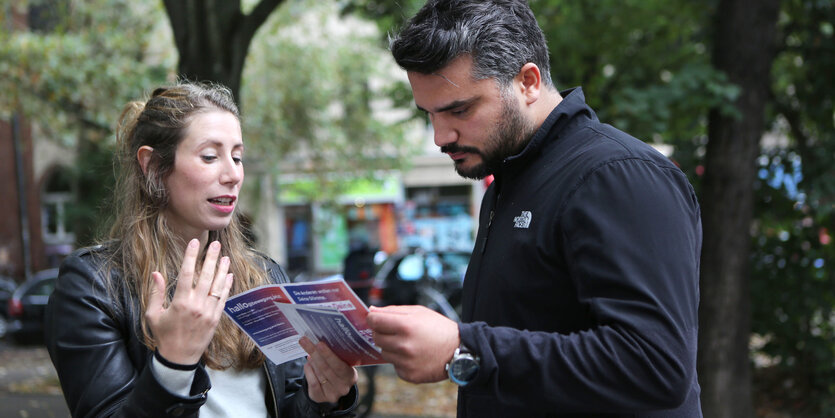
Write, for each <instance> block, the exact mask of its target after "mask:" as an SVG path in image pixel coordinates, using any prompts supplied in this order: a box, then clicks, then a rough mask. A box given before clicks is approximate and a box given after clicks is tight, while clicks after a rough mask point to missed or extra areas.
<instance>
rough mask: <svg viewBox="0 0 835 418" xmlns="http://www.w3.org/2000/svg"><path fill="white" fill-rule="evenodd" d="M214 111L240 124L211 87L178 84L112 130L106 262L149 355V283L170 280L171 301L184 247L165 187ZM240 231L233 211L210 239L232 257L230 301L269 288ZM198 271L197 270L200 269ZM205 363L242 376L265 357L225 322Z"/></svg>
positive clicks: (228, 99) (135, 106) (135, 105)
mask: <svg viewBox="0 0 835 418" xmlns="http://www.w3.org/2000/svg"><path fill="white" fill-rule="evenodd" d="M217 110H221V111H226V112H229V113H232V114H233V115H235V117H236V118H239V117H240V116H239V113H238V108H237V106H236V105H235V101H234V99H233V97H232V94H231V92H230V91H229V89H227V88H225V87H223V86H220V85H215V84H205V83H199V84H198V83H192V82H179V83H177V84H175V85H172V86H168V87H160V88H157V89H156V90H154V92H153V93H152V94H151V97H150V98H149V99H148V100H147V101H145V102H141V101H135V102H130V103H128V104H127V105H125V108H124V110H123V111H122V115H121V116H120V118H119V122H118V125H117V128H116V138H117V142H118V145H119V149H118V152H117V155H116V159H117V164H116V166H117V182H116V187H115V189H114V196H115V200H114V206H115V209H116V214H115V219H114V223H113V225H112V227H111V230H110V236H109V238H110V240H111V242H113V243H114V245H115V251H114V252H113V253H112V255H111V257H112V259H111V262H109V263H106V264H107V265H108V266H109V268H111V269H117V270H119V271H120V272H121V273H122V275H121V276H122V278H123V279H124V281H125V282H124V283H123V285H125V286H126V287H127V289H128V290H129V297H130V298H131V299H138V303H139V306H140V309H141V311H140V312H141V313H142V315H140V316H139V317H140V329H141V333H142V336H141V338H142V339H143V342H144V343H145V345H146V346H148V348H149V349H151V350H153V349H154V348H155V347H156V340H155V339H154V335H153V333H152V332H151V330H150V328H149V326H148V323H147V321H146V320H145V316H144V313H145V311H146V309H147V307H148V300H149V297H150V294H151V288H152V283H153V281H152V279H151V273H152V272H154V271H159V272H160V273H162V275H163V276H164V277H166V278H167V292H166V294H167V295H168V297H169V299H168V300H167V302H170V297H171V295H172V294H173V289H174V287H175V286H176V283H177V280H176V277H177V274H178V273H179V271H180V265H181V264H182V259H183V251H184V248H185V245H186V243H185V242H184V241H183V239H182V238H180V237H178V236H176V235H175V234H173V233H172V232H171V231H172V228H170V227H169V225H168V220H167V218H166V216H165V209H166V208H167V207H168V203H169V192H168V190H167V189H166V186H165V180H166V178H168V176H169V175H170V174H171V173H172V171H173V170H174V156H175V153H176V151H177V147H178V145H179V144H180V142H181V141H182V139H183V136H184V135H185V133H186V129H187V128H188V126H189V122H190V121H191V120H192V118H193V117H194V116H195V115H198V114H200V113H205V112H210V111H217ZM145 145H147V146H150V147H151V148H153V153H152V156H151V159H150V161H149V162H148V167H147V175H146V174H143V171H142V167H141V166H140V164H139V160H138V158H137V152H138V150H139V148H140V147H142V146H145ZM243 232H244V231H243V227H242V225H241V221H240V219H239V217H238V214H237V212H236V214H235V216H233V218H232V221H231V222H230V224H229V225H228V226H227V227H225V228H223V229H221V230H218V231H210V232H209V240H208V242H212V241H215V240H217V241H220V243H221V252H222V255H226V256H228V257H229V260H230V266H229V271H230V272H231V273H233V274H234V279H233V282H232V290H231V291H230V294H237V293H240V292H242V291H245V290H248V289H251V288H253V287H256V286H259V285H262V284H265V283H268V281H269V278H268V277H267V273H266V271H265V269H264V264H263V257H261V256H259V255H258V254H257V253H256V252H255V251H254V250H253V249H252V248H250V247H249V245H248V243H247V240H246V238H245V237H244V233H243ZM204 255H205V248H204V249H202V250H201V254H200V257H199V258H198V259H199V260H201V261H202V259H203V257H204ZM196 271H200V267H199V266H198V267H197V270H196ZM110 276H111V275H110V274H105V277H110ZM116 286H119V284H116V283H111V284H110V287H111V289H113V288H114V287H116ZM119 287H121V286H119ZM131 303H136V301H135V300H134V301H132V302H131ZM203 360H204V361H205V363H206V365H207V366H209V367H212V368H215V369H226V368H229V367H235V368H239V369H244V368H255V367H260V366H261V365H262V364H263V362H264V355H263V354H262V353H261V352H260V351H259V350H258V349H257V347H256V346H255V344H254V342H253V341H252V340H251V339H250V338H248V337H246V335H245V334H243V333H242V332H241V331H240V329H238V327H237V326H235V324H233V323H232V321H231V320H229V318H227V317H226V316H225V315H223V316H222V317H221V320H220V323H219V324H218V327H217V330H216V331H215V335H214V338H213V339H212V341H211V343H210V344H209V347H208V349H207V350H206V353H204V354H203Z"/></svg>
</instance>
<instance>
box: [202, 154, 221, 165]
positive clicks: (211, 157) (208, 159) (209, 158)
mask: <svg viewBox="0 0 835 418" xmlns="http://www.w3.org/2000/svg"><path fill="white" fill-rule="evenodd" d="M200 158H202V159H203V161H205V162H207V163H210V162H212V161H214V160H217V155H203V156H201V157H200Z"/></svg>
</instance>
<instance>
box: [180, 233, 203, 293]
mask: <svg viewBox="0 0 835 418" xmlns="http://www.w3.org/2000/svg"><path fill="white" fill-rule="evenodd" d="M199 252H200V241H198V240H197V239H192V240H191V241H189V243H188V246H186V252H185V254H184V255H183V264H182V265H181V266H180V274H179V276H177V290H175V295H176V294H180V295H186V294H188V291H189V290H191V289H192V287H194V268H195V266H196V264H197V255H198V253H199Z"/></svg>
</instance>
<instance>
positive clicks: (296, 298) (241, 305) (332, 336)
mask: <svg viewBox="0 0 835 418" xmlns="http://www.w3.org/2000/svg"><path fill="white" fill-rule="evenodd" d="M224 310H225V312H226V314H227V315H229V317H230V318H231V319H232V320H233V321H234V322H235V323H236V324H238V326H239V327H240V328H241V329H242V330H243V331H244V332H245V333H246V334H247V335H249V336H250V338H252V339H253V340H254V341H255V343H256V344H257V345H258V347H259V348H260V349H261V351H263V352H264V354H265V355H266V356H267V358H269V359H270V361H272V362H273V363H276V364H281V363H284V362H286V361H290V360H293V359H297V358H299V357H304V356H305V355H307V353H305V351H304V350H303V349H302V348H301V346H300V345H299V339H301V337H302V336H307V337H308V338H309V339H310V340H311V341H313V343H314V344H316V343H317V342H319V341H324V342H325V343H326V344H327V345H328V346H329V347H330V349H331V350H333V352H334V353H335V354H336V355H337V356H338V357H339V358H341V359H342V360H343V361H345V362H346V363H348V364H351V365H354V366H359V365H369V364H382V363H384V362H385V361H384V360H383V358H382V356H381V355H380V350H379V349H378V348H377V347H375V346H374V343H373V341H372V339H371V330H370V329H369V328H368V325H367V324H366V322H365V317H366V316H367V315H368V308H367V307H366V306H365V304H363V303H362V301H361V300H360V299H359V298H358V297H357V295H356V294H355V293H354V291H353V290H351V288H350V287H349V286H348V284H347V283H345V280H343V279H341V278H336V279H325V280H320V281H315V282H304V283H284V284H274V285H266V286H261V287H257V288H255V289H252V290H250V291H247V292H244V293H241V294H238V295H235V296H233V297H230V298H229V299H228V300H227V301H226V307H225V309H224Z"/></svg>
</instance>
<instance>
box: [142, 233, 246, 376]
mask: <svg viewBox="0 0 835 418" xmlns="http://www.w3.org/2000/svg"><path fill="white" fill-rule="evenodd" d="M199 246H200V242H199V241H198V240H196V239H193V240H191V242H189V244H188V246H187V247H186V252H185V255H184V256H183V265H182V266H181V267H180V275H179V277H178V279H177V287H176V288H175V289H174V297H173V298H172V299H171V303H170V304H169V305H168V307H165V306H164V305H165V303H164V302H165V288H166V278H165V277H163V276H162V274H160V273H159V272H154V273H153V280H154V283H153V288H152V290H151V297H150V298H149V300H148V309H147V310H146V312H145V319H146V320H147V321H148V324H149V326H150V328H151V332H153V334H154V338H155V339H156V342H157V349H158V350H159V354H160V355H161V356H162V357H163V358H164V359H166V360H168V361H170V362H173V363H178V364H195V363H197V362H198V361H200V357H201V356H202V355H203V353H204V352H205V351H206V348H207V347H208V346H209V342H211V340H212V336H214V333H215V328H217V324H218V322H219V321H220V317H221V315H222V314H223V308H224V305H225V304H226V298H227V296H229V289H231V288H232V273H228V274H227V272H228V271H229V258H228V257H222V258H221V259H220V262H218V256H219V255H220V243H219V242H217V241H215V242H213V243H211V244H210V245H209V249H208V250H207V251H206V258H205V259H204V260H203V267H202V270H201V271H200V272H199V276H198V277H197V280H196V281H195V280H194V276H195V274H196V273H195V267H196V263H197V255H198V253H199ZM215 270H217V271H215Z"/></svg>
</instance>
